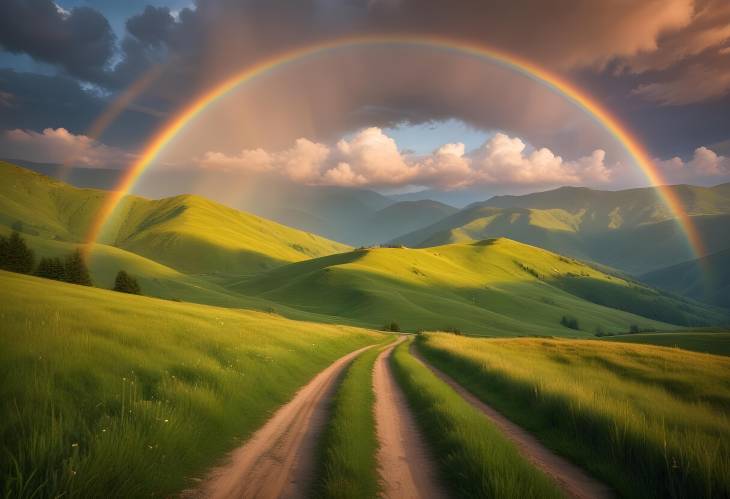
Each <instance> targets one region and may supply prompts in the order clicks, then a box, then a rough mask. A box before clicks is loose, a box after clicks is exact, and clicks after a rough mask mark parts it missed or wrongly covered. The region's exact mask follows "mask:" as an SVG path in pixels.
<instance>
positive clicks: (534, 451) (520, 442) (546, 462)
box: [411, 345, 614, 499]
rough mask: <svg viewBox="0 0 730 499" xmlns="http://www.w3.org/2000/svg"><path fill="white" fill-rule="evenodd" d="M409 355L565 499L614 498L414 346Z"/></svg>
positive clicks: (604, 486) (607, 489) (605, 489)
mask: <svg viewBox="0 0 730 499" xmlns="http://www.w3.org/2000/svg"><path fill="white" fill-rule="evenodd" d="M411 353H412V354H413V355H414V356H415V357H416V358H417V359H418V360H420V361H421V362H422V363H423V364H424V365H425V366H426V367H428V368H429V369H430V370H431V371H432V372H433V373H434V374H435V375H436V376H438V377H439V378H440V379H441V380H443V381H444V382H446V383H447V384H448V385H449V386H450V387H451V388H453V389H454V391H456V392H457V393H458V394H459V395H461V396H462V397H463V398H464V400H466V401H467V402H469V403H470V404H471V405H472V406H474V407H476V408H477V409H479V410H480V411H481V412H482V413H484V414H485V415H486V416H487V417H488V418H489V419H491V420H492V422H493V423H494V424H495V425H496V426H497V427H498V428H499V429H500V430H501V431H502V433H503V434H504V435H505V436H506V437H507V438H509V439H510V440H512V441H513V442H514V443H515V444H516V445H517V447H518V449H519V450H520V452H521V453H522V455H523V456H525V457H526V458H527V459H528V460H529V461H530V462H531V463H532V464H533V465H535V466H536V467H537V468H539V469H540V470H542V471H543V472H544V473H545V474H546V475H548V476H550V477H552V478H553V480H555V481H556V482H557V484H558V486H559V487H560V488H561V489H562V490H563V492H565V494H566V495H567V496H568V497H575V498H581V499H588V498H591V499H604V498H611V497H614V494H613V493H612V491H611V489H610V488H609V487H607V486H606V485H604V484H603V483H601V482H599V481H598V480H596V479H594V478H592V477H591V476H589V475H588V474H587V473H586V472H585V471H583V470H582V469H580V468H579V467H578V466H576V465H574V464H573V463H571V462H570V461H568V460H566V459H564V458H562V457H560V456H558V455H557V454H555V453H553V452H552V451H551V450H550V449H548V448H547V447H545V446H544V445H543V444H542V443H540V441H539V440H538V439H536V438H535V437H534V436H532V435H531V434H530V433H528V432H527V431H525V430H524V429H522V428H521V427H520V426H517V425H516V424H514V423H513V422H512V421H510V420H509V419H507V418H505V417H504V416H502V414H500V413H499V412H497V411H496V410H495V409H493V408H491V407H490V406H488V405H487V404H485V403H484V402H482V401H481V400H479V399H478V398H476V397H475V396H474V395H472V394H471V392H469V391H467V390H466V389H465V388H463V387H462V386H461V385H459V384H458V383H457V382H456V381H454V380H453V379H452V378H451V377H450V376H449V375H447V374H446V373H444V372H442V371H440V370H438V369H437V368H435V367H433V366H432V365H431V364H429V363H428V362H427V361H426V360H425V359H424V358H423V357H422V356H421V355H419V353H418V351H417V350H416V349H415V348H414V347H413V345H411Z"/></svg>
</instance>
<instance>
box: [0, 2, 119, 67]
mask: <svg viewBox="0 0 730 499" xmlns="http://www.w3.org/2000/svg"><path fill="white" fill-rule="evenodd" d="M114 43H115V37H114V34H113V32H112V30H111V27H110V25H109V23H108V22H107V20H106V18H105V17H104V16H103V15H101V14H100V13H99V12H98V11H96V10H94V9H92V8H89V7H77V8H74V9H72V10H71V11H70V12H68V13H66V12H63V11H61V10H60V9H59V8H58V7H57V6H56V4H55V3H54V2H53V1H51V0H4V1H3V2H0V46H2V47H3V48H4V49H5V50H7V51H9V52H13V53H26V54H28V55H30V56H32V57H33V58H35V59H37V60H39V61H43V62H48V63H52V64H57V65H59V66H61V67H62V68H64V69H65V70H66V71H68V73H69V74H71V75H74V76H76V77H79V78H82V79H84V80H92V81H93V80H96V79H98V78H99V77H100V75H101V74H102V73H103V71H104V67H105V65H106V64H107V62H108V61H109V58H110V57H111V55H112V54H113V52H114Z"/></svg>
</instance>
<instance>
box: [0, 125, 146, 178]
mask: <svg viewBox="0 0 730 499" xmlns="http://www.w3.org/2000/svg"><path fill="white" fill-rule="evenodd" d="M0 150H2V152H3V155H4V156H5V157H6V158H9V159H15V158H17V159H24V160H28V161H35V162H39V163H62V162H66V163H67V164H70V165H73V166H86V167H93V168H114V167H122V166H126V165H127V164H128V163H129V162H130V160H131V159H132V156H131V155H130V154H128V153H125V152H123V151H121V150H119V149H116V148H113V147H109V146H107V145H104V144H101V143H99V142H97V141H95V140H93V139H91V138H89V137H87V136H86V135H74V134H72V133H70V132H69V131H68V130H66V129H65V128H55V129H54V128H46V129H45V130H43V132H34V131H30V130H21V129H15V130H8V131H5V132H3V133H2V135H0Z"/></svg>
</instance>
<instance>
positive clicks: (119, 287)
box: [112, 270, 142, 295]
mask: <svg viewBox="0 0 730 499" xmlns="http://www.w3.org/2000/svg"><path fill="white" fill-rule="evenodd" d="M112 289H113V290H114V291H119V292H121V293H131V294H133V295H139V294H142V290H141V289H140V287H139V283H138V282H137V279H135V278H134V277H132V276H131V275H129V274H127V272H125V271H124V270H120V271H119V272H117V277H116V279H114V287H113V288H112Z"/></svg>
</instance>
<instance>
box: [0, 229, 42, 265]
mask: <svg viewBox="0 0 730 499" xmlns="http://www.w3.org/2000/svg"><path fill="white" fill-rule="evenodd" d="M34 264H35V255H34V254H33V250H31V249H30V248H29V247H28V246H27V245H26V244H25V240H24V239H23V238H22V237H20V233H18V231H13V233H12V234H11V235H10V237H8V238H4V237H3V238H1V240H0V269H3V270H9V271H10V272H18V273H20V274H30V273H31V272H32V271H33V266H34Z"/></svg>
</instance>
